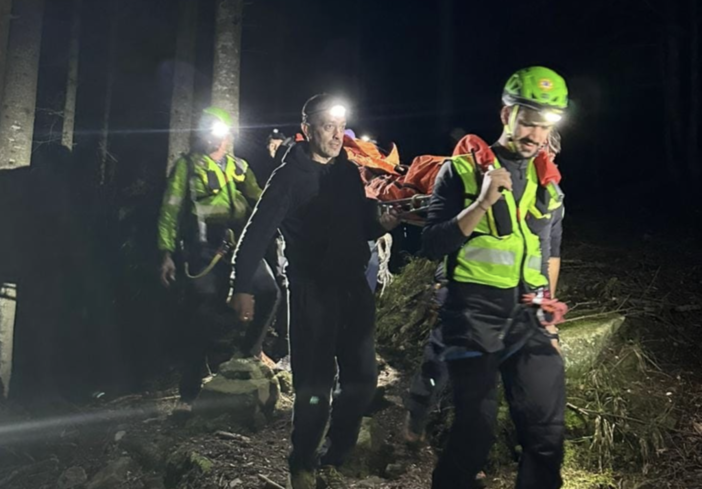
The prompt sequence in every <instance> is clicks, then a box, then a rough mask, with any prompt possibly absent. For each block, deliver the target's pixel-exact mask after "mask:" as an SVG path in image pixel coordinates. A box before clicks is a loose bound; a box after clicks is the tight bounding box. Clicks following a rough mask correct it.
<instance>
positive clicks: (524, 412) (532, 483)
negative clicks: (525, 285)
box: [432, 311, 565, 489]
mask: <svg viewBox="0 0 702 489" xmlns="http://www.w3.org/2000/svg"><path fill="white" fill-rule="evenodd" d="M464 316H466V317H471V313H470V311H465V314H464ZM476 317H480V316H479V315H478V314H475V315H473V318H476ZM527 317H529V315H528V314H521V315H518V317H517V318H515V320H514V322H513V324H512V327H511V329H510V331H518V332H519V336H520V337H521V339H520V338H516V341H515V342H514V343H512V344H510V341H509V340H510V338H509V336H508V337H506V338H504V348H502V349H499V350H498V349H495V348H493V347H494V346H495V344H497V343H494V342H492V340H491V339H490V338H489V337H488V336H487V335H485V334H484V331H483V334H482V337H480V335H481V333H477V331H475V332H473V334H472V336H474V337H480V338H479V340H480V342H481V344H482V346H483V347H486V348H487V350H486V349H485V348H482V351H481V352H477V351H476V352H474V354H475V356H472V357H467V358H461V359H455V360H451V361H448V362H447V365H448V370H449V374H450V378H451V383H452V385H453V392H454V405H455V409H456V415H455V420H454V423H453V426H452V427H451V432H450V435H449V439H448V442H447V444H446V447H445V449H444V451H443V452H442V454H441V457H440V458H439V462H438V464H437V466H436V469H435V471H434V475H433V483H432V488H433V489H449V488H451V489H469V488H473V487H476V485H475V476H476V474H477V473H478V472H479V471H480V470H482V468H483V467H484V465H485V462H486V460H487V456H488V452H489V450H490V447H491V445H492V443H493V442H494V430H495V423H496V418H497V407H498V406H497V380H498V377H497V376H498V374H501V375H502V382H503V384H504V387H505V398H506V400H507V403H508V404H509V408H510V414H511V416H512V420H513V421H514V425H515V427H516V430H517V437H518V440H519V443H520V445H521V446H522V456H521V458H520V462H519V475H518V477H517V484H516V488H517V489H557V488H559V487H561V485H562V479H561V476H560V468H561V463H562V461H563V441H564V410H565V373H564V365H563V359H562V358H561V356H560V355H559V353H558V352H557V351H556V350H555V349H554V348H553V346H552V345H551V343H550V340H549V338H547V337H546V336H545V335H544V334H542V333H541V332H540V331H539V330H538V329H537V328H536V327H535V325H533V324H532V325H531V326H530V325H528V324H524V323H526V318H527ZM532 317H533V316H532ZM519 323H522V324H519ZM488 324H489V321H488ZM493 324H494V323H493ZM442 326H445V325H442ZM473 326H474V327H476V326H477V327H479V325H477V324H476V325H473ZM529 326H530V327H531V331H532V334H526V335H524V334H523V333H525V332H527V333H528V332H529ZM449 329H450V327H449ZM476 333H477V334H476ZM468 335H469V336H471V333H469V334H468ZM498 338H499V336H498ZM524 340H525V341H526V342H525V343H522V341H524ZM500 341H501V339H500ZM469 344H470V342H469ZM515 350H516V351H515Z"/></svg>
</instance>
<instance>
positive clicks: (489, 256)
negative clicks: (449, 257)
mask: <svg viewBox="0 0 702 489" xmlns="http://www.w3.org/2000/svg"><path fill="white" fill-rule="evenodd" d="M461 254H462V255H463V258H464V259H466V260H472V261H479V262H483V263H492V264H493V265H509V266H513V265H514V264H515V263H516V262H517V257H516V255H515V254H514V253H513V252H511V251H503V250H491V249H490V248H478V247H477V246H471V245H470V244H467V245H465V246H464V247H463V248H462V249H461Z"/></svg>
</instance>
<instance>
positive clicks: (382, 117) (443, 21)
mask: <svg viewBox="0 0 702 489" xmlns="http://www.w3.org/2000/svg"><path fill="white" fill-rule="evenodd" d="M68 3H69V2H68V1H67V0H49V7H48V11H47V18H46V22H45V34H44V49H43V53H42V70H41V72H40V95H39V106H40V107H52V106H53V107H56V104H57V103H59V104H60V101H61V92H62V90H63V76H64V71H63V70H65V57H66V48H67V46H66V40H67V32H66V31H67V25H68V20H67V19H68V15H69V9H68V8H67V7H66V5H67V4H68ZM87 3H88V4H93V2H87ZM176 3H177V2H175V1H170V0H124V1H121V2H119V5H120V7H119V13H118V15H119V18H120V28H119V34H118V35H119V56H118V69H117V77H116V80H115V94H114V101H113V103H114V105H113V107H114V109H113V114H112V119H111V128H112V129H113V130H114V131H115V133H114V134H113V136H112V140H111V143H112V150H113V152H114V153H115V155H116V156H117V158H118V159H119V161H120V163H119V166H118V171H119V173H120V176H121V179H122V182H123V183H124V184H128V183H129V181H130V180H132V179H133V178H134V176H135V175H138V176H143V175H152V176H153V175H161V174H162V171H163V167H164V165H165V161H164V160H165V155H166V145H167V134H166V133H165V129H166V128H167V125H168V113H169V103H170V90H171V85H170V84H171V75H172V61H171V60H172V57H173V52H174V49H175V34H176V12H175V6H176ZM96 4H98V5H96ZM106 4H107V2H95V3H94V4H93V5H92V6H90V5H89V6H88V7H87V8H85V9H84V20H85V19H88V20H89V27H88V28H87V29H86V33H84V36H83V52H82V54H81V63H82V66H81V86H80V87H79V90H78V97H79V102H78V110H79V114H78V117H79V121H78V129H79V130H81V131H84V132H86V131H87V132H89V131H90V129H91V127H92V125H93V124H94V122H95V117H96V116H94V115H93V116H90V115H86V114H90V113H91V111H92V110H93V109H94V108H95V107H96V106H97V105H98V103H97V102H96V101H98V100H99V96H100V93H101V87H102V85H100V79H101V77H103V78H104V73H105V67H104V58H105V56H104V52H105V46H106V42H107V41H106V37H107V36H106V32H107V28H106V24H105V11H106V10H107V9H106V8H105V5H106ZM201 4H202V8H201V19H200V20H201V22H200V36H199V46H200V47H199V49H198V52H199V55H198V63H197V66H196V69H197V74H198V76H197V79H198V87H199V89H200V93H199V95H200V104H202V105H204V104H206V101H207V100H206V99H207V97H208V94H207V87H208V86H209V83H210V80H209V76H210V70H211V61H212V53H211V43H212V35H213V34H212V17H213V15H214V8H213V2H212V0H203V1H202V2H201ZM659 4H660V2H656V1H654V0H651V1H648V2H646V1H634V0H631V1H626V0H619V1H616V0H614V1H610V2H605V1H599V0H593V1H590V2H577V3H576V2H564V1H552V0H535V1H530V2H526V1H524V2H515V1H502V2H469V1H459V0H456V1H450V0H437V1H410V0H404V1H402V0H383V1H378V0H375V1H372V0H359V1H354V2H328V1H323V0H314V1H312V0H304V1H303V0H255V1H251V2H249V3H248V4H247V5H246V7H245V25H244V34H243V55H242V100H241V107H242V109H241V110H242V113H241V122H242V126H243V127H242V131H241V135H240V137H239V140H238V141H237V150H238V153H239V154H240V155H242V156H245V157H249V158H252V159H254V158H257V157H260V156H261V151H260V149H261V147H262V145H263V141H264V138H265V136H266V134H267V133H268V131H270V129H271V128H272V127H282V128H283V129H284V130H285V131H286V132H291V131H292V130H293V129H294V128H295V126H296V124H297V122H298V121H299V110H300V107H301V105H302V103H303V102H304V101H305V99H306V98H308V97H309V96H310V95H312V94H314V93H315V92H319V91H328V92H332V93H336V94H340V95H344V96H346V97H347V98H348V100H349V101H350V102H351V103H352V104H353V109H354V110H353V118H352V120H350V122H349V125H350V126H351V127H353V128H354V129H355V130H356V131H357V133H360V132H369V133H370V134H373V135H374V136H376V137H377V138H378V139H379V140H380V141H381V143H383V142H388V141H395V142H396V143H397V144H398V146H399V149H400V153H401V156H402V157H403V159H404V160H405V161H406V162H409V161H411V158H412V157H414V156H416V155H419V154H426V153H442V154H446V153H448V152H449V151H450V150H451V148H452V145H453V141H452V139H451V138H450V136H449V133H450V132H451V130H452V129H453V128H457V127H458V128H463V129H464V130H466V131H468V132H474V133H477V134H479V135H481V136H483V137H484V138H485V139H487V140H494V139H496V138H497V136H498V135H499V131H500V125H499V120H498V110H499V106H500V92H501V89H502V86H503V84H504V82H505V80H506V79H507V77H508V76H509V75H510V74H511V73H512V72H513V71H515V70H516V69H518V68H521V67H524V66H527V65H531V64H543V65H546V66H549V67H552V68H554V69H556V70H558V71H560V72H561V73H562V74H563V75H564V76H565V77H566V79H567V80H568V81H569V84H570V88H571V94H572V110H571V112H570V114H569V117H568V121H567V123H566V124H565V127H564V128H563V135H564V153H563V155H562V157H561V159H560V163H561V167H562V169H563V171H564V174H565V176H566V181H567V183H566V185H565V187H566V189H567V190H568V191H569V192H570V193H571V195H573V196H574V198H575V201H574V203H575V204H576V207H577V204H578V201H577V199H578V193H579V191H581V190H584V189H586V187H585V186H584V185H582V184H581V182H586V181H587V182H589V183H591V182H599V183H601V182H602V181H606V182H616V184H617V185H618V184H619V183H621V182H624V181H625V180H626V181H627V182H630V181H631V180H632V178H631V174H630V172H629V171H628V170H627V167H628V168H630V165H631V164H635V165H638V168H640V169H641V171H640V172H636V176H635V178H634V179H633V180H636V179H637V178H639V177H643V176H645V175H646V171H645V170H650V169H654V168H656V165H657V163H656V160H657V159H660V158H659V155H662V153H663V137H662V131H663V128H662V124H663V118H662V115H663V102H662V96H661V95H660V93H661V76H660V75H661V68H660V67H661V62H660V49H661V48H660V46H661V40H662V36H661V30H662V27H661V25H662V23H661V21H660V18H661V17H660V16H661V11H660V7H659ZM101 63H103V64H101ZM81 110H82V112H83V114H82V115H81V113H80V112H81ZM644 120H646V121H647V122H645V123H642V122H641V121H644ZM50 122H51V118H50V117H44V118H40V119H39V120H38V122H37V131H38V133H41V134H44V133H46V131H47V130H48V128H49V124H50ZM79 141H80V139H79ZM634 141H636V142H635V143H634ZM633 147H636V148H638V149H639V150H641V149H643V153H645V154H646V155H647V156H646V157H643V156H634V155H633V153H632V148H633ZM647 162H648V163H647ZM646 165H649V166H646ZM588 191H589V190H588Z"/></svg>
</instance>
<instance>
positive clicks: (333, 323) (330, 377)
mask: <svg viewBox="0 0 702 489" xmlns="http://www.w3.org/2000/svg"><path fill="white" fill-rule="evenodd" d="M374 333H375V300H374V297H373V294H372V293H371V291H370V289H369V288H368V283H367V281H366V279H365V277H364V275H363V273H359V274H358V276H357V277H346V278H345V279H343V280H341V279H338V280H333V281H330V280H323V279H296V277H291V279H290V353H291V358H290V359H291V365H292V374H293V387H294V389H295V404H294V410H293V432H292V451H291V453H290V458H289V462H290V470H291V472H293V473H294V472H297V471H299V470H314V469H315V468H316V467H317V465H318V464H319V463H321V465H334V466H339V465H341V464H342V463H343V462H344V460H345V459H346V457H347V456H348V454H349V453H350V451H351V450H352V449H353V447H354V446H355V445H356V439H357V438H358V432H359V429H360V426H361V420H362V418H363V413H364V412H365V410H366V408H367V407H368V406H369V404H370V402H371V401H372V399H373V395H374V393H375V388H376V385H377V380H378V374H377V369H376V362H375V338H374ZM337 366H338V373H339V389H338V390H337V391H336V393H335V395H334V401H333V403H331V393H332V388H333V387H334V379H335V376H336V373H337ZM330 404H331V423H330V424H329V430H328V431H327V433H326V442H325V444H324V445H325V448H326V450H325V453H323V454H321V461H320V460H319V458H320V453H319V448H320V444H321V442H322V438H323V437H324V434H325V433H324V430H325V427H326V425H327V421H328V420H329V413H330V409H329V407H330Z"/></svg>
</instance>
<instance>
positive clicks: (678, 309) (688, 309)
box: [673, 304, 702, 312]
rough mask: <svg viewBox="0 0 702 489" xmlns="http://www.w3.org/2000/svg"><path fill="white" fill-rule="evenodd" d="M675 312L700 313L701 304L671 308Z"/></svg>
mask: <svg viewBox="0 0 702 489" xmlns="http://www.w3.org/2000/svg"><path fill="white" fill-rule="evenodd" d="M673 311H675V312H692V311H702V304H686V305H684V306H675V307H674V308H673Z"/></svg>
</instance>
